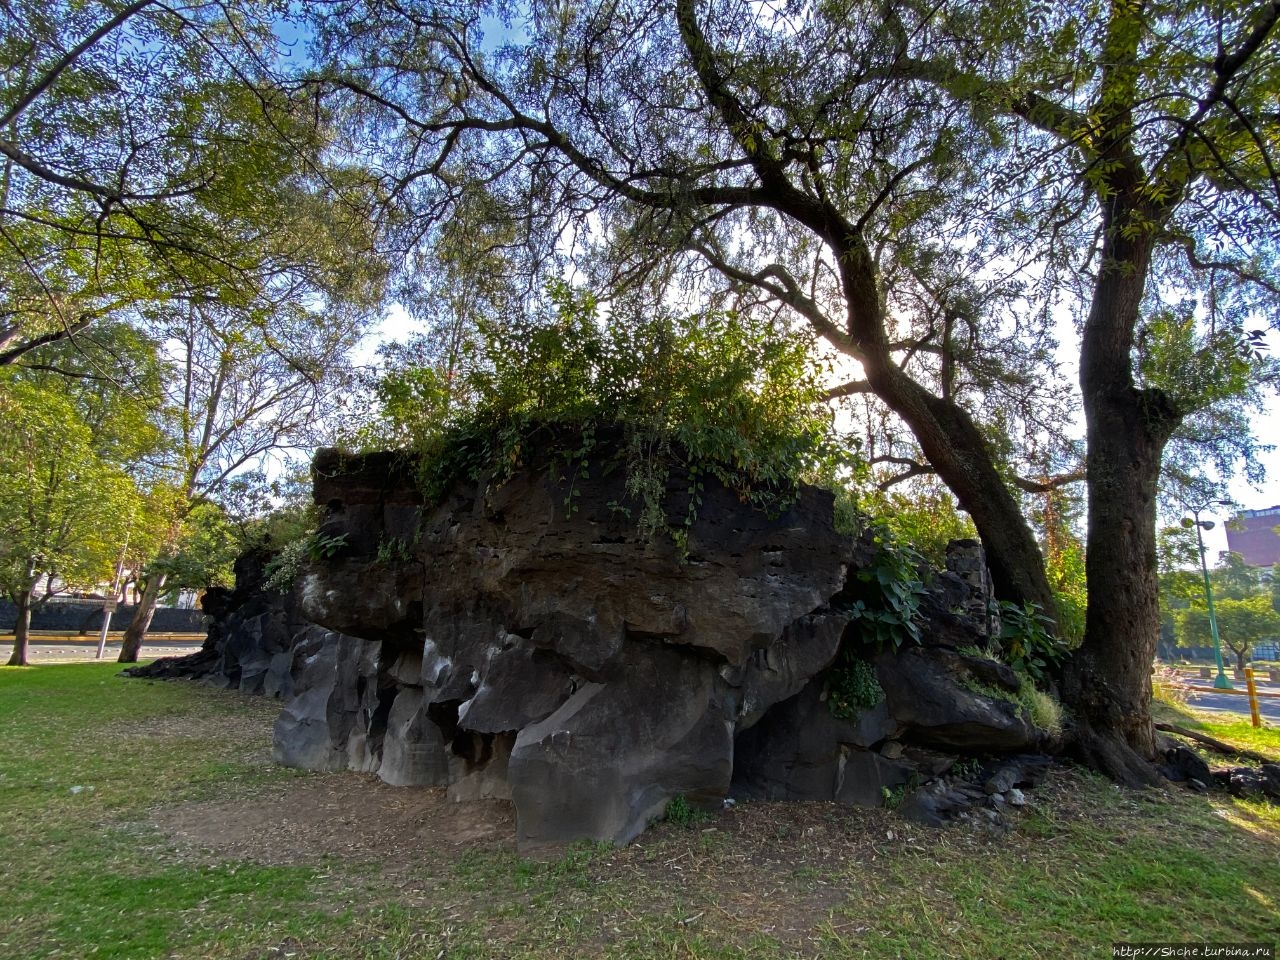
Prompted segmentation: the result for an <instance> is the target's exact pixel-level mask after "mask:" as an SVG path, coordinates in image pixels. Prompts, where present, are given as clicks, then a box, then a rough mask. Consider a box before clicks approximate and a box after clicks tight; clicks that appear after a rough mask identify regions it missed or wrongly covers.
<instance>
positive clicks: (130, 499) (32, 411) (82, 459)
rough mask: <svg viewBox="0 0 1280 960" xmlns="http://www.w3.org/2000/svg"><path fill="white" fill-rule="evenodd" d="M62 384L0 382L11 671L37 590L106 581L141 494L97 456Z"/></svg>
mask: <svg viewBox="0 0 1280 960" xmlns="http://www.w3.org/2000/svg"><path fill="white" fill-rule="evenodd" d="M64 385H65V381H60V380H54V381H52V382H50V383H47V384H34V383H30V382H23V381H20V380H14V379H12V378H5V379H3V380H0V423H3V424H4V428H3V430H0V587H2V588H3V589H4V590H5V592H6V593H7V594H8V595H9V597H10V598H11V599H12V600H13V602H14V604H15V605H16V607H17V610H18V619H17V625H16V627H15V629H14V635H15V636H14V647H13V654H12V656H11V657H10V659H9V664H10V665H13V666H21V665H25V664H26V662H27V644H28V631H29V629H30V625H31V609H32V604H33V597H34V594H35V591H36V589H37V587H38V585H39V583H40V580H41V579H42V578H44V579H45V581H46V584H47V588H46V593H45V598H46V599H47V597H48V596H50V595H51V594H52V592H53V591H55V590H56V589H57V587H58V585H62V586H69V585H78V586H85V587H92V586H95V585H96V584H98V583H99V582H100V581H102V580H106V579H109V578H110V576H111V573H112V569H113V566H114V563H115V560H116V557H117V556H118V554H119V552H120V548H121V544H122V543H123V542H124V539H125V537H126V536H127V533H128V527H129V518H130V517H131V516H134V515H136V514H137V513H138V511H139V510H140V507H141V499H142V498H141V494H140V493H139V491H138V489H137V488H136V487H135V486H134V484H133V482H132V481H131V480H130V478H129V477H128V476H127V475H126V474H125V473H124V471H123V470H122V469H120V467H119V466H118V465H116V464H113V463H111V462H109V461H108V460H106V459H104V458H103V456H102V451H101V450H100V449H99V448H98V447H97V445H95V442H94V441H95V437H94V434H93V431H92V430H91V428H90V426H89V425H88V424H87V423H86V422H85V420H84V418H83V416H82V415H81V412H80V411H79V410H77V409H76V405H75V404H74V403H73V402H72V401H71V400H70V399H68V397H67V396H66V395H65V392H64V391H61V390H59V389H58V388H59V387H60V386H64Z"/></svg>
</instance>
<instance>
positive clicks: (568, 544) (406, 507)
mask: <svg viewBox="0 0 1280 960" xmlns="http://www.w3.org/2000/svg"><path fill="white" fill-rule="evenodd" d="M614 439H615V440H617V439H619V438H614ZM597 440H598V442H599V443H600V444H601V445H602V446H607V444H608V442H609V438H607V437H605V438H600V437H598V438H597ZM527 461H528V462H526V463H525V464H523V465H521V466H520V468H519V469H516V470H515V471H514V473H513V475H512V476H511V477H510V478H508V479H507V480H506V481H505V482H504V483H502V484H500V485H495V486H489V485H486V484H483V483H460V484H459V485H458V486H457V487H455V488H454V489H453V490H452V491H451V492H450V493H449V494H448V496H447V498H446V499H445V500H444V502H442V503H440V504H438V505H431V506H427V505H424V504H423V503H422V500H421V497H420V496H419V494H418V493H417V490H416V487H415V483H414V476H415V472H416V471H415V468H414V465H413V463H412V461H411V460H410V459H408V458H406V457H404V456H403V455H390V454H388V455H372V456H369V457H343V456H341V455H338V454H336V453H333V452H332V451H328V452H322V453H321V454H319V455H318V456H317V458H316V460H315V464H314V475H315V499H316V502H317V503H318V504H320V505H321V506H322V507H323V508H324V509H325V511H326V517H325V520H324V523H323V525H322V528H321V529H322V532H323V534H324V535H325V536H327V537H330V538H334V539H335V540H337V541H340V542H341V547H340V548H339V549H338V550H337V552H336V553H335V554H334V555H333V556H332V557H330V558H327V559H326V560H324V561H322V562H318V563H316V564H314V565H313V566H312V567H311V569H310V570H309V571H308V572H307V573H306V575H305V577H304V578H303V580H302V584H301V589H300V593H299V596H300V598H301V600H300V606H301V609H302V610H303V611H304V612H305V616H306V618H307V619H309V620H310V621H312V622H314V623H315V624H318V625H320V626H315V627H310V628H309V629H304V630H303V631H301V634H300V636H301V638H302V639H301V641H300V642H298V643H297V644H296V645H295V646H293V647H292V648H291V649H290V648H287V647H286V648H284V649H283V650H282V651H274V652H272V653H271V654H270V657H271V658H276V657H278V656H280V654H281V653H284V654H287V657H286V661H287V663H288V665H289V670H288V676H289V678H290V682H291V686H292V692H293V696H292V697H291V698H290V699H289V700H288V702H287V704H286V706H285V709H284V712H283V713H282V715H281V717H280V719H279V721H278V722H277V724H276V729H275V752H276V756H277V758H278V759H279V760H280V761H281V762H283V763H288V764H291V765H294V766H301V767H307V768H310V769H325V770H332V769H343V768H346V769H356V770H365V771H370V772H376V773H377V774H378V775H379V776H380V777H382V778H383V779H384V780H386V781H388V782H390V783H396V784H406V785H411V784H436V785H440V784H444V785H447V786H448V789H449V794H450V796H451V797H453V798H454V799H457V800H468V799H476V798H481V797H510V798H511V799H512V800H513V801H514V804H515V807H516V817H517V831H518V836H519V842H520V845H521V848H522V849H524V850H531V849H537V848H540V847H544V846H547V845H557V844H561V843H565V842H568V841H572V840H576V839H581V838H594V839H600V840H608V841H612V842H614V843H625V842H626V841H628V840H630V839H631V838H633V837H634V836H636V835H637V834H638V833H639V832H640V831H642V830H643V829H644V828H645V826H646V825H647V824H648V823H649V822H650V821H651V820H653V819H655V818H656V817H659V816H661V814H662V813H663V811H664V809H665V808H666V805H667V804H668V803H669V802H670V800H671V799H672V798H674V797H676V796H682V797H684V798H685V799H686V801H687V802H688V803H690V804H691V805H692V806H695V807H704V808H708V809H709V808H713V807H719V806H720V805H721V803H722V801H723V799H724V798H725V797H726V796H727V795H728V794H729V792H730V791H731V790H732V792H733V793H734V794H735V795H737V796H741V797H744V798H745V797H770V798H791V799H801V798H803V799H822V800H833V799H834V800H838V801H840V802H843V803H855V804H871V805H879V804H881V803H883V800H884V796H885V793H886V792H887V791H892V790H895V789H897V788H900V787H901V786H902V785H904V784H907V783H911V782H915V781H917V780H919V779H922V778H925V777H927V776H929V775H932V774H936V773H937V772H940V771H941V770H944V769H945V768H946V767H947V766H948V765H949V763H950V762H951V761H950V760H948V759H947V758H945V757H944V758H941V759H939V756H938V755H937V754H933V753H929V752H928V751H924V752H923V753H921V754H920V756H923V757H924V758H925V759H924V760H923V761H922V760H919V759H916V758H915V757H916V753H915V752H918V751H920V750H921V748H922V747H927V746H936V747H941V748H943V749H954V748H957V747H959V748H966V747H969V746H977V747H979V748H980V749H982V750H984V751H1002V750H1003V751H1016V750H1019V749H1025V748H1026V747H1027V746H1030V745H1032V744H1034V743H1035V742H1036V741H1037V737H1038V734H1037V731H1035V730H1034V729H1033V728H1032V727H1031V726H1030V724H1029V723H1027V721H1026V720H1025V719H1024V718H1023V717H1022V716H1021V715H1020V714H1019V713H1018V711H1017V710H1016V708H1014V707H1013V705H1012V704H1010V703H1008V702H1006V701H1004V700H1001V699H999V698H993V697H988V696H986V695H983V694H979V693H976V692H974V691H973V690H970V689H966V687H965V684H968V685H969V686H974V685H978V686H982V687H985V688H989V689H994V690H1000V691H1011V690H1016V689H1017V683H1018V681H1017V677H1016V676H1014V675H1012V673H1011V672H1010V671H1008V669H1007V668H1005V667H1002V666H1000V665H999V664H996V663H993V662H991V661H986V660H982V659H981V658H974V657H966V656H963V655H961V654H959V653H957V652H955V650H954V649H951V648H952V647H956V646H964V645H968V644H972V643H979V642H981V641H982V640H983V638H984V636H985V634H984V632H983V631H984V630H985V629H986V627H987V625H986V622H985V614H981V613H979V614H978V615H977V617H978V619H977V621H975V619H974V617H973V616H959V615H956V614H955V613H953V612H952V608H953V607H956V606H957V604H958V607H959V608H965V609H968V608H970V607H971V608H973V609H974V610H977V611H985V609H986V601H985V598H976V599H975V598H974V597H973V596H971V595H969V593H966V591H967V590H968V589H969V588H968V587H967V586H966V583H967V582H968V581H967V580H966V578H965V577H961V576H943V577H941V578H940V579H939V586H938V591H939V594H938V596H939V598H940V599H937V600H936V601H933V602H931V603H930V604H929V605H927V606H928V609H927V611H926V613H927V618H928V622H927V623H925V624H924V632H925V634H926V635H927V636H928V637H930V638H932V640H931V642H935V643H936V645H935V646H934V647H932V648H929V649H924V648H915V649H908V650H904V651H903V652H902V653H901V654H900V655H898V656H893V655H884V656H881V657H880V658H878V659H877V660H876V662H875V669H876V675H877V676H878V677H879V679H880V683H881V685H882V686H883V687H884V690H885V694H886V697H885V699H884V701H883V702H881V703H879V704H876V705H875V706H871V707H869V708H867V709H865V710H862V711H861V712H860V713H858V715H856V716H853V717H850V718H849V719H839V718H836V717H835V716H833V715H832V713H831V710H830V708H829V705H828V702H827V701H828V696H827V690H828V685H829V683H830V682H831V677H832V673H831V671H832V670H834V669H835V667H833V664H835V663H836V662H837V659H838V657H839V656H840V655H841V654H840V651H841V649H842V646H843V645H845V644H853V645H855V646H861V645H863V640H862V637H861V624H860V623H859V622H858V621H854V620H852V619H851V616H850V614H849V613H848V612H846V611H844V610H843V609H842V607H841V603H842V599H843V594H844V592H845V591H846V589H847V587H848V585H849V583H850V578H851V576H852V575H853V574H855V573H856V572H857V571H858V570H859V569H861V568H862V567H864V566H865V565H866V564H867V563H869V562H870V560H871V558H872V557H873V556H874V545H873V544H872V543H871V542H870V540H869V539H867V540H864V539H853V538H849V537H846V536H843V535H841V534H839V533H837V532H836V531H835V529H834V527H833V523H832V517H833V501H832V497H831V495H830V493H828V492H825V491H822V490H818V489H816V488H811V487H802V488H801V489H800V491H799V493H798V496H797V498H796V500H795V502H794V504H793V505H792V506H791V507H790V509H788V510H786V511H785V512H782V513H781V514H780V515H777V516H770V515H768V514H766V513H764V512H762V511H759V510H755V509H752V508H750V507H747V506H744V504H743V503H742V502H741V500H740V499H739V497H738V495H737V494H736V493H735V492H733V491H732V490H729V489H727V488H725V487H723V486H721V485H719V484H718V483H716V482H715V481H713V480H711V479H708V478H704V480H703V489H702V490H701V492H700V496H701V501H700V504H699V507H698V511H697V519H696V521H695V522H694V523H693V525H692V527H691V528H690V529H689V531H688V540H687V543H686V544H684V545H683V546H684V548H685V550H684V551H678V550H677V548H676V546H675V544H674V543H672V542H671V541H670V538H667V537H663V536H659V537H658V538H656V539H654V540H651V541H650V540H646V539H644V538H643V537H641V536H640V534H639V532H638V530H637V527H636V523H635V520H634V517H635V516H636V515H638V511H639V510H640V509H641V506H642V505H641V504H639V503H637V502H635V500H634V499H633V498H632V497H631V496H630V495H629V494H628V491H627V489H626V480H625V476H624V472H623V471H622V470H621V469H620V468H619V467H618V465H617V464H616V463H611V462H606V461H603V460H593V461H591V462H589V463H586V464H574V465H572V466H566V465H565V462H564V461H563V459H562V458H561V459H557V458H555V457H551V456H538V455H536V454H533V453H531V454H529V456H528V458H527ZM587 478H589V481H588V479H587ZM689 495H690V493H689V484H688V481H687V479H685V480H681V479H680V478H679V477H673V479H672V480H671V481H670V482H669V484H668V486H667V489H666V491H665V498H666V503H665V507H666V510H667V514H668V516H684V515H686V511H687V506H688V498H689ZM972 552H973V551H972V550H968V551H966V552H965V555H966V556H968V555H969V554H971V553H972ZM968 579H971V580H974V581H975V582H979V583H981V582H984V581H983V578H982V577H981V576H978V575H977V574H973V575H972V576H969V577H968ZM953 601H955V602H953ZM261 612H262V611H259V613H261ZM979 621H980V622H979ZM272 622H273V621H271V618H270V617H269V616H268V617H267V619H266V620H263V621H262V630H263V632H264V635H265V633H266V632H268V630H269V629H274V627H270V624H271V623H272ZM238 656H239V660H238V662H240V663H244V664H252V672H253V673H254V675H255V676H257V675H260V676H261V677H262V678H263V679H262V688H263V689H264V690H266V689H267V688H268V686H269V685H271V686H275V685H277V681H276V680H269V679H268V678H269V677H272V676H274V675H276V674H278V673H279V670H280V663H281V661H278V660H275V659H267V658H264V657H261V656H257V655H256V654H255V655H253V656H249V655H247V654H246V655H238ZM899 740H900V741H902V742H903V743H904V744H906V745H907V749H905V750H904V751H903V754H902V756H901V757H892V756H889V755H882V754H881V753H879V752H878V748H881V747H882V746H883V745H884V744H885V743H886V742H890V741H895V742H896V741H899ZM895 752H896V751H894V750H893V749H892V748H890V749H889V750H888V751H887V754H893V753H895ZM951 793H954V791H952V792H951ZM929 797H930V799H928V801H927V802H926V800H924V799H921V800H919V801H918V803H917V806H921V807H929V808H930V809H933V810H935V811H941V812H942V813H945V812H946V810H945V809H944V808H945V807H946V804H948V803H955V802H958V801H957V800H956V797H958V798H959V800H964V799H965V798H964V797H963V796H962V795H959V794H955V796H951V794H950V793H944V794H941V795H939V796H938V797H933V796H932V794H930V795H929ZM921 816H925V814H923V813H922V814H921Z"/></svg>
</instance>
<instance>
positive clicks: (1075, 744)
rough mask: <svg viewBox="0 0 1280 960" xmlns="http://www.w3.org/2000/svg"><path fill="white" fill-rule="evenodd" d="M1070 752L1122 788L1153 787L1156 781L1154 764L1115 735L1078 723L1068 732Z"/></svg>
mask: <svg viewBox="0 0 1280 960" xmlns="http://www.w3.org/2000/svg"><path fill="white" fill-rule="evenodd" d="M1071 748H1072V752H1073V753H1075V754H1076V756H1077V757H1079V759H1080V760H1081V761H1082V762H1083V763H1084V764H1085V766H1087V767H1090V768H1091V769H1093V770H1097V771H1098V772H1099V773H1102V774H1105V775H1106V776H1108V777H1110V778H1111V779H1112V780H1114V781H1115V782H1116V783H1119V784H1122V785H1123V786H1126V787H1135V788H1136V787H1153V786H1155V785H1156V784H1157V783H1159V782H1160V773H1159V771H1158V770H1156V768H1155V765H1154V764H1153V763H1152V762H1151V761H1150V760H1149V759H1148V758H1146V757H1143V756H1142V755H1141V754H1139V753H1138V751H1136V750H1134V749H1133V747H1131V746H1129V745H1128V744H1127V743H1125V741H1124V740H1123V739H1122V738H1121V737H1119V736H1117V735H1115V734H1111V735H1107V734H1103V733H1099V732H1098V731H1096V730H1093V729H1091V728H1090V727H1088V726H1085V725H1082V724H1078V725H1077V726H1076V727H1075V729H1074V730H1073V731H1072V736H1071Z"/></svg>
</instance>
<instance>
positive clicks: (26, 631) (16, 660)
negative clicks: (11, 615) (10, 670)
mask: <svg viewBox="0 0 1280 960" xmlns="http://www.w3.org/2000/svg"><path fill="white" fill-rule="evenodd" d="M14 605H15V606H16V607H17V608H18V618H17V620H16V621H15V622H14V624H13V653H11V654H10V655H9V666H11V667H25V666H27V657H28V651H29V648H30V645H31V591H30V590H29V589H28V590H23V591H22V592H21V593H19V594H18V595H17V596H16V597H14Z"/></svg>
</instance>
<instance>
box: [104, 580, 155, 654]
mask: <svg viewBox="0 0 1280 960" xmlns="http://www.w3.org/2000/svg"><path fill="white" fill-rule="evenodd" d="M165 579H166V574H163V573H157V574H154V575H153V576H152V577H150V578H149V579H148V580H147V587H146V589H145V590H143V591H142V598H141V599H140V600H139V601H138V609H137V610H135V611H134V614H133V619H132V620H131V621H130V622H129V626H128V627H127V628H126V629H125V631H124V639H123V641H122V643H121V646H120V656H119V657H117V658H116V662H117V663H137V662H138V654H139V653H141V652H142V644H143V641H145V640H146V639H147V631H148V630H149V629H151V618H152V617H154V616H155V614H156V605H157V604H158V603H159V602H160V593H161V591H162V590H163V589H164V582H165Z"/></svg>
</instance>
